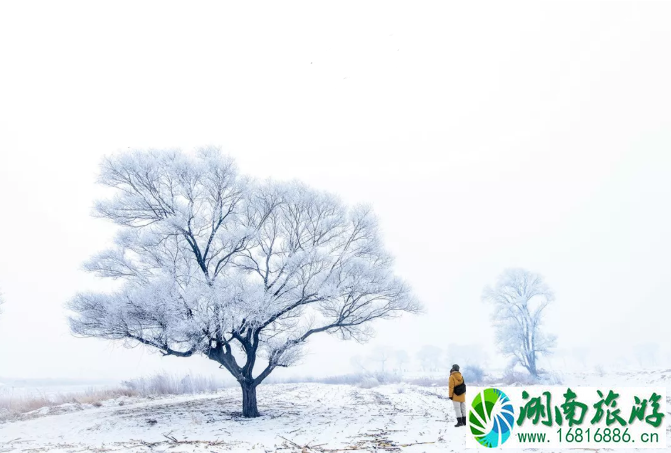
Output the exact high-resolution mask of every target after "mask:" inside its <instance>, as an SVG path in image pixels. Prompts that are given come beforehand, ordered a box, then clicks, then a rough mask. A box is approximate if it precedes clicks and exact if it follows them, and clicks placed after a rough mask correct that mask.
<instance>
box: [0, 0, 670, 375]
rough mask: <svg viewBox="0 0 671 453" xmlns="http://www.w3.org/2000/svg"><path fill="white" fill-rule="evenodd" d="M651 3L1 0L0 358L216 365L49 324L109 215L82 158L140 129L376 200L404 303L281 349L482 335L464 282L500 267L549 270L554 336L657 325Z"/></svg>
mask: <svg viewBox="0 0 671 453" xmlns="http://www.w3.org/2000/svg"><path fill="white" fill-rule="evenodd" d="M670 23H671V4H669V3H666V4H664V3H661V2H631V3H625V2H618V3H614V2H593V3H589V2H561V3H550V2H529V3H514V4H513V3H511V2H497V3H479V2H458V3H457V2H438V3H426V2H405V3H404V4H401V3H394V2H387V1H385V2H380V3H375V2H343V1H340V2H329V3H326V2H307V3H296V2H272V3H271V2H268V3H258V2H254V3H249V2H244V3H240V2H237V3H236V4H233V2H227V3H224V2H212V3H210V2H198V3H193V2H189V3H180V4H176V3H171V2H163V1H162V2H111V3H106V4H101V3H98V2H81V3H71V2H45V3H34V2H18V1H17V2H3V3H2V5H1V6H0V288H1V290H2V292H3V293H4V298H5V300H6V303H5V305H4V307H3V313H2V314H1V315H0V376H11V377H73V378H128V377H133V376H136V375H140V374H146V373H150V372H153V371H156V370H163V369H165V370H169V371H175V372H185V371H187V370H194V371H196V372H202V373H208V374H209V373H217V372H220V373H223V371H222V370H217V365H216V364H215V363H213V362H208V361H207V360H205V359H193V358H192V359H180V358H162V357H160V356H159V355H158V354H156V353H151V352H149V351H148V350H147V349H142V348H136V349H133V350H127V349H124V348H123V347H122V346H121V345H118V344H117V345H115V344H113V343H110V342H105V341H102V340H95V339H79V338H74V337H72V336H71V334H70V333H69V330H68V326H67V322H66V314H67V313H66V310H65V307H64V304H65V303H66V302H67V301H68V299H69V298H71V297H72V296H73V295H74V294H75V293H76V292H78V291H82V290H88V289H95V288H100V287H102V284H101V282H100V281H98V280H97V279H96V278H95V277H94V276H91V275H87V274H86V273H85V272H83V271H82V270H81V263H82V262H83V261H84V260H86V259H87V258H88V257H89V256H90V255H92V254H93V253H95V252H96V251H99V250H101V249H103V248H106V246H107V245H109V244H110V240H111V237H112V236H113V233H114V228H113V227H112V226H111V225H109V224H108V223H106V222H105V221H104V220H100V219H94V218H92V217H91V215H90V214H91V207H92V205H93V202H94V200H95V199H96V197H98V196H100V194H101V189H100V188H99V187H97V186H96V184H95V180H96V176H97V171H98V170H97V168H98V164H99V162H100V160H101V158H102V156H104V155H107V154H112V153H117V152H121V151H124V150H127V149H129V148H131V149H132V148H150V147H151V148H162V147H181V148H183V149H185V150H192V149H194V148H195V147H197V146H201V145H217V146H221V147H222V149H223V150H224V151H225V152H226V153H228V154H230V155H232V156H234V157H235V159H236V160H237V162H238V164H239V166H240V169H241V171H242V172H243V173H246V174H249V175H252V176H255V177H259V178H267V177H272V178H276V179H293V178H297V179H300V180H302V181H304V182H306V183H309V184H311V185H312V186H315V187H317V188H320V189H326V190H329V191H332V192H334V193H337V194H338V195H340V196H341V197H342V198H343V199H344V200H346V201H347V202H349V203H357V202H365V203H370V204H372V206H373V207H374V209H375V211H376V212H377V214H378V215H379V217H380V220H381V224H382V228H383V230H384V236H385V241H386V244H387V246H388V248H389V249H390V250H391V251H392V252H393V254H394V255H395V256H396V259H397V270H398V273H399V274H400V275H401V276H403V277H404V278H406V279H407V280H408V281H409V282H410V283H411V284H412V286H413V287H414V289H415V291H416V293H417V295H418V296H419V298H420V299H421V300H422V301H423V303H424V305H425V307H426V314H425V315H423V316H416V317H410V316H408V317H404V318H402V319H399V320H395V321H389V322H381V323H380V324H378V325H377V332H378V335H377V337H376V338H375V340H374V341H373V342H372V343H370V344H369V345H367V346H361V345H357V344H355V343H345V342H338V341H335V340H333V339H330V338H325V339H317V338H316V337H315V339H314V340H313V341H311V343H310V344H311V347H310V354H309V355H308V356H307V357H306V358H305V359H304V361H303V364H302V365H300V367H298V368H297V369H296V372H302V373H314V374H324V373H327V374H333V373H345V372H349V371H351V368H350V361H349V357H350V356H351V355H353V354H368V353H369V352H370V351H371V350H372V349H373V348H374V347H375V346H376V345H382V344H386V345H390V346H392V347H396V348H406V349H407V350H408V351H409V352H410V353H411V355H412V354H413V351H414V350H416V349H417V348H419V347H420V346H422V345H425V344H432V345H435V346H438V347H441V348H445V347H447V345H448V344H450V343H481V344H483V345H484V346H485V347H486V348H488V349H489V350H490V351H491V352H492V355H494V352H495V348H494V346H493V344H492V343H491V341H492V338H493V335H492V333H491V331H490V330H489V318H488V316H489V313H490V307H489V306H487V305H484V304H483V303H482V302H480V295H481V292H482V288H483V287H484V286H485V285H486V284H490V283H494V282H495V280H496V277H497V275H498V274H499V273H500V272H501V271H503V270H504V269H505V268H507V267H513V266H514V267H517V266H519V267H525V268H528V269H530V270H532V271H536V272H540V273H541V274H543V275H544V276H545V278H546V280H547V282H548V283H549V284H550V286H551V287H552V288H553V289H554V290H555V292H556V296H557V300H556V302H555V304H554V305H553V306H552V308H551V309H550V310H549V311H548V320H547V328H548V330H550V331H552V332H554V333H556V334H558V335H559V346H560V348H562V349H563V350H565V351H570V350H572V348H579V347H590V348H595V349H596V350H598V351H600V353H603V354H604V356H608V357H610V356H612V357H616V356H619V355H623V356H627V355H629V354H631V353H630V352H629V349H628V348H630V347H631V346H632V344H635V343H645V342H651V343H657V344H660V345H662V346H664V347H666V346H667V345H668V343H669V340H668V323H669V318H670V317H671V308H669V307H670V306H671V304H670V302H671V301H670V296H669V288H670V285H669V283H670V282H671V258H670V257H671V235H670V234H669V232H670V231H671V203H670V201H671V178H670V176H671V82H670V81H671V58H669V55H671V27H669V24H670ZM555 365H556V366H560V362H558V363H556V364H555Z"/></svg>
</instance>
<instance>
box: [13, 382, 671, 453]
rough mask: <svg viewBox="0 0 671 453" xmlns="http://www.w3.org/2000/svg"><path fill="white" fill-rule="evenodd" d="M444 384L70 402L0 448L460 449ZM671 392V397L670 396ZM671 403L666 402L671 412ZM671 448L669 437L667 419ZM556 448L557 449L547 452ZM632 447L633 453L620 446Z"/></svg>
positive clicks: (17, 425)
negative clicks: (250, 410)
mask: <svg viewBox="0 0 671 453" xmlns="http://www.w3.org/2000/svg"><path fill="white" fill-rule="evenodd" d="M564 385H597V386H599V385H603V386H613V387H615V386H640V385H665V386H666V387H667V388H668V387H669V386H670V385H671V370H667V371H656V372H650V373H620V374H611V375H604V376H599V375H596V374H578V375H567V376H565V381H564ZM446 393H447V392H446V389H444V388H425V387H417V386H412V385H406V384H394V385H385V386H379V387H375V388H370V389H363V388H358V387H354V386H347V385H326V384H273V385H263V386H261V387H259V393H258V399H259V409H260V411H261V412H262V413H263V416H262V417H260V418H256V419H244V418H242V417H241V416H240V412H239V411H240V394H239V390H238V389H235V388H230V389H225V390H222V391H220V392H219V393H217V394H211V395H198V396H193V395H187V396H176V397H165V398H156V399H147V398H127V397H124V398H120V399H115V400H110V401H106V402H104V403H103V405H102V407H93V406H91V405H76V404H68V405H63V406H58V407H52V408H45V409H42V410H39V411H35V412H33V413H30V414H25V415H24V416H23V417H22V419H21V420H17V421H11V422H6V423H4V424H0V452H3V453H4V452H28V451H30V452H36V451H50V452H84V451H96V452H103V451H104V452H115V451H123V452H150V451H153V452H160V451H170V452H220V451H232V452H249V451H259V452H301V453H309V452H319V451H351V450H354V451H362V452H366V451H369V452H373V451H408V452H450V451H452V452H460V451H463V450H464V449H465V435H466V430H465V429H464V428H454V427H453V425H454V424H455V420H454V416H453V410H452V405H451V401H449V400H448V399H447V395H446ZM668 394H669V395H671V392H669V393H668ZM670 407H671V404H669V403H667V411H668V410H670ZM667 444H668V445H669V446H670V447H671V432H670V431H669V428H668V421H667ZM545 451H552V450H545ZM620 451H625V450H620Z"/></svg>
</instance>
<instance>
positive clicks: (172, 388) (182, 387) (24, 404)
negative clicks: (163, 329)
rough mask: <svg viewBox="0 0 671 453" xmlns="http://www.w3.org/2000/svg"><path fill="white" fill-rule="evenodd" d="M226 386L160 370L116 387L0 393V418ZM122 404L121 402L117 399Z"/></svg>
mask: <svg viewBox="0 0 671 453" xmlns="http://www.w3.org/2000/svg"><path fill="white" fill-rule="evenodd" d="M224 387H226V383H225V381H223V380H222V379H217V378H215V377H207V376H197V375H190V374H188V375H186V376H177V375H173V374H168V373H159V374H156V375H153V376H149V377H142V378H137V379H132V380H129V381H124V382H123V383H122V386H120V387H115V388H102V389H101V388H91V389H88V390H85V391H82V392H77V393H58V394H50V395H45V394H32V395H0V421H6V420H11V419H15V418H18V417H19V416H21V415H22V414H27V413H29V412H33V411H36V410H38V409H42V408H45V407H49V408H51V407H57V406H61V405H64V404H75V405H79V406H81V405H86V404H90V405H92V406H94V407H101V406H102V405H103V402H104V401H107V400H112V399H116V398H119V397H122V396H126V397H131V396H139V397H154V396H159V395H185V394H197V393H213V392H216V391H217V390H219V389H221V388H224ZM119 404H123V401H121V402H119Z"/></svg>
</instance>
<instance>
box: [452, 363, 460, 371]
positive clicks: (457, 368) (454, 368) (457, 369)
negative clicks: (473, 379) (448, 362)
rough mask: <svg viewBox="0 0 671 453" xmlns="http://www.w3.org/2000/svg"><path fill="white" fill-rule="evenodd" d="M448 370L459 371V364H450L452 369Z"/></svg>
mask: <svg viewBox="0 0 671 453" xmlns="http://www.w3.org/2000/svg"><path fill="white" fill-rule="evenodd" d="M450 371H459V365H457V364H456V363H455V364H454V365H452V369H451V370H450Z"/></svg>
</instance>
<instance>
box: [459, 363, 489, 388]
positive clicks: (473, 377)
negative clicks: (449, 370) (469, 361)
mask: <svg viewBox="0 0 671 453" xmlns="http://www.w3.org/2000/svg"><path fill="white" fill-rule="evenodd" d="M461 374H462V375H463V376H464V380H465V381H466V382H469V383H471V384H478V383H481V382H482V381H483V380H484V379H485V372H484V371H483V369H482V368H480V367H479V366H477V365H467V366H465V367H464V368H463V369H462V370H461Z"/></svg>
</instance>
